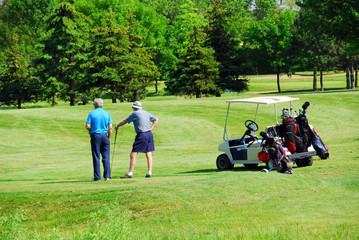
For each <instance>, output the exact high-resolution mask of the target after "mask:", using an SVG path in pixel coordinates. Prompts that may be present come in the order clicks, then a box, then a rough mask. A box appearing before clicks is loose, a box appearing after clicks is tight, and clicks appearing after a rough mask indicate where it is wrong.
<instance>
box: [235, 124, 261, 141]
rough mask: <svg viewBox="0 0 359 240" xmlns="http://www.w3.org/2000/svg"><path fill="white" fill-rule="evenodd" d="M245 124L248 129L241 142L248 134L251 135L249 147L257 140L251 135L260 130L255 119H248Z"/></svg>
mask: <svg viewBox="0 0 359 240" xmlns="http://www.w3.org/2000/svg"><path fill="white" fill-rule="evenodd" d="M244 125H245V126H246V128H247V131H246V132H245V133H244V134H243V136H242V138H241V139H240V140H239V142H240V143H242V142H243V140H244V137H245V136H246V135H248V136H250V137H251V142H249V143H248V145H247V147H249V146H250V145H252V144H253V142H254V141H255V137H253V136H252V135H251V133H252V132H255V131H257V130H258V124H257V123H256V122H255V121H252V120H247V121H245V122H244Z"/></svg>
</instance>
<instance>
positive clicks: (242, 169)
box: [178, 166, 265, 174]
mask: <svg viewBox="0 0 359 240" xmlns="http://www.w3.org/2000/svg"><path fill="white" fill-rule="evenodd" d="M263 168H265V166H257V167H234V168H233V169H231V170H225V171H220V170H218V169H199V170H194V171H187V172H179V173H178V174H192V173H216V172H258V171H259V172H260V171H261V170H262V169H263Z"/></svg>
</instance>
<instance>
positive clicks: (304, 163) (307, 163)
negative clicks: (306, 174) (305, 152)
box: [295, 157, 313, 167]
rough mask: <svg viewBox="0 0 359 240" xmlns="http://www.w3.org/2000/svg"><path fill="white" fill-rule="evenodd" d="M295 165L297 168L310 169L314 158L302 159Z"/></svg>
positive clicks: (296, 161)
mask: <svg viewBox="0 0 359 240" xmlns="http://www.w3.org/2000/svg"><path fill="white" fill-rule="evenodd" d="M295 163H296V164H297V167H308V166H312V165H313V157H306V158H302V159H296V160H295Z"/></svg>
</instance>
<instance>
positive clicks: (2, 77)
mask: <svg viewBox="0 0 359 240" xmlns="http://www.w3.org/2000/svg"><path fill="white" fill-rule="evenodd" d="M11 41H12V42H11V46H10V47H9V48H8V49H6V51H5V52H4V57H5V59H3V61H2V66H1V67H0V103H2V104H5V105H8V106H11V105H15V106H17V108H21V104H22V103H24V102H32V101H35V99H36V96H37V95H38V94H39V91H38V89H39V83H38V81H37V80H36V79H35V78H34V77H32V75H31V72H30V65H29V63H28V62H29V60H28V59H27V58H26V57H25V56H24V53H23V52H22V49H21V48H20V45H19V43H18V36H17V34H15V33H13V35H12V38H11Z"/></svg>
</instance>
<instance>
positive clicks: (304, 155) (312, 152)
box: [285, 146, 317, 161]
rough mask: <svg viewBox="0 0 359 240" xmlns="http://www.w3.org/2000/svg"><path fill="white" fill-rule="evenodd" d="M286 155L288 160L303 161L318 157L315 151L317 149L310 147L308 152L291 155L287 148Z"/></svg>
mask: <svg viewBox="0 0 359 240" xmlns="http://www.w3.org/2000/svg"><path fill="white" fill-rule="evenodd" d="M285 150H286V154H287V156H288V158H289V159H290V160H294V161H295V160H296V159H303V158H309V157H314V156H316V155H317V152H316V151H315V149H314V148H313V146H310V147H309V148H308V151H307V152H301V153H290V152H289V151H288V150H287V149H286V148H285Z"/></svg>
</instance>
